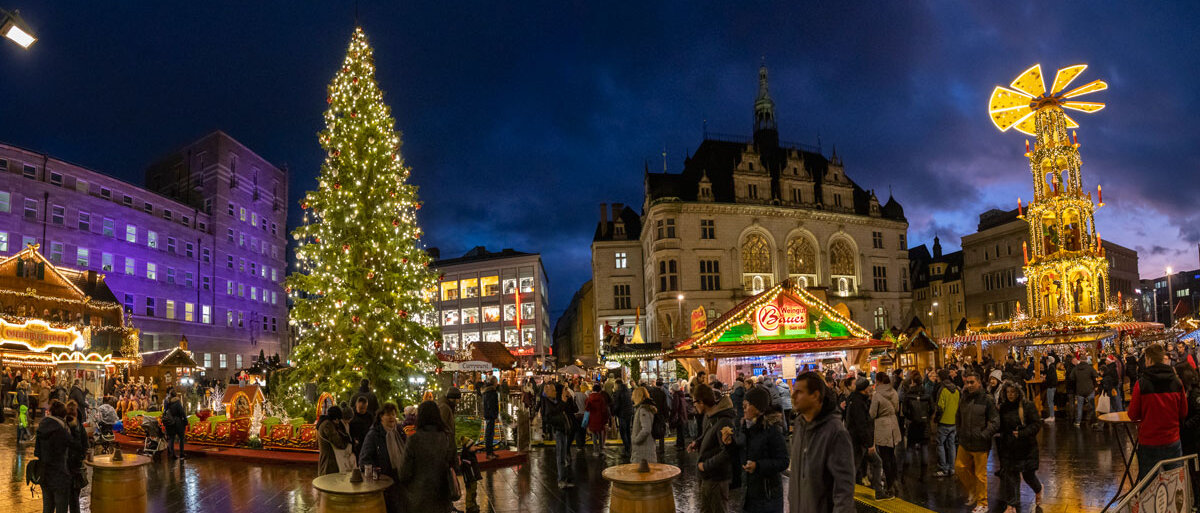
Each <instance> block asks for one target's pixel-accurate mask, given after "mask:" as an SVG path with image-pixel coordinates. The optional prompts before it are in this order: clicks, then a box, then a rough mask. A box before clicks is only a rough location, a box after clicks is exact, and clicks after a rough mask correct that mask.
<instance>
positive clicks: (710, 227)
mask: <svg viewBox="0 0 1200 513" xmlns="http://www.w3.org/2000/svg"><path fill="white" fill-rule="evenodd" d="M700 238H701V239H706V240H712V239H715V238H717V221H716V220H715V219H701V220H700Z"/></svg>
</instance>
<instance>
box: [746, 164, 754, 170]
mask: <svg viewBox="0 0 1200 513" xmlns="http://www.w3.org/2000/svg"><path fill="white" fill-rule="evenodd" d="M746 166H747V167H748V169H750V170H751V171H754V163H753V162H747V163H746Z"/></svg>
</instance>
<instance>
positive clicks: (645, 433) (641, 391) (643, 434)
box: [602, 387, 658, 463]
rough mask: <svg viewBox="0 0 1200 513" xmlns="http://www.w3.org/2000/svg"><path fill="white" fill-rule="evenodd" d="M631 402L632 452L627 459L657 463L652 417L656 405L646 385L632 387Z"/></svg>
mask: <svg viewBox="0 0 1200 513" xmlns="http://www.w3.org/2000/svg"><path fill="white" fill-rule="evenodd" d="M633 404H634V405H635V406H634V407H633V409H634V413H633V452H632V453H631V457H630V459H629V461H630V462H631V463H641V461H642V460H646V461H648V462H650V463H658V453H657V452H656V451H655V449H654V445H655V443H654V442H655V441H654V417H655V416H656V415H658V407H657V406H655V405H654V399H653V398H651V397H650V391H649V390H646V387H637V388H635V389H633ZM602 438H603V437H602Z"/></svg>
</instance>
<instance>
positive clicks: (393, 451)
mask: <svg viewBox="0 0 1200 513" xmlns="http://www.w3.org/2000/svg"><path fill="white" fill-rule="evenodd" d="M383 434H384V438H386V439H387V451H388V459H390V460H392V468H394V469H396V471H397V472H399V471H400V462H402V461H404V440H401V439H400V430H399V429H387V428H383Z"/></svg>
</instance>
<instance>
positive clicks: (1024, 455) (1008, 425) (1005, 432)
mask: <svg viewBox="0 0 1200 513" xmlns="http://www.w3.org/2000/svg"><path fill="white" fill-rule="evenodd" d="M1024 388H1025V387H1023V386H1021V385H1019V384H1017V383H1015V382H1013V381H1005V382H1004V384H1003V385H1001V386H1000V389H1001V395H1000V397H1001V399H1000V406H999V418H1000V427H999V429H998V431H997V437H996V456H997V457H998V458H999V459H1000V471H999V472H998V474H999V475H1000V490H999V495H1000V497H999V499H1000V500H999V502H998V503H997V507H998V510H1000V511H1005V513H1007V512H1008V511H1010V510H1016V511H1018V512H1019V511H1020V510H1021V480H1022V479H1024V480H1025V484H1028V485H1029V487H1030V488H1032V489H1033V493H1034V504H1035V507H1036V508H1037V511H1038V513H1041V511H1042V483H1041V482H1040V481H1038V477H1037V470H1038V461H1039V458H1038V441H1037V434H1038V431H1039V430H1041V428H1042V419H1041V418H1039V415H1038V411H1037V407H1036V406H1034V404H1033V401H1030V400H1028V399H1025V392H1024Z"/></svg>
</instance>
